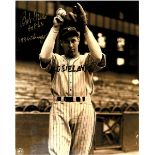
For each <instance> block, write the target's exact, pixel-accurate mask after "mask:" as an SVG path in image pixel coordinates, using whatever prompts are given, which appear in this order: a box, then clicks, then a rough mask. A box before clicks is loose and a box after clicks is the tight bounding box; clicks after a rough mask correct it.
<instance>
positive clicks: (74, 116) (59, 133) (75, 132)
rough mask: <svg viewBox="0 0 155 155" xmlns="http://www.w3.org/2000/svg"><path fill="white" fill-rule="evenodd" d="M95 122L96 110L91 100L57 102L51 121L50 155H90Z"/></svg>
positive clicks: (52, 109)
mask: <svg viewBox="0 0 155 155" xmlns="http://www.w3.org/2000/svg"><path fill="white" fill-rule="evenodd" d="M95 120H96V119H95V110H94V108H93V105H92V103H91V101H90V100H88V101H85V102H60V101H57V102H55V103H54V104H53V105H52V108H51V111H50V120H49V142H48V149H49V153H50V155H88V154H89V151H90V148H91V145H92V140H93V136H94V127H95Z"/></svg>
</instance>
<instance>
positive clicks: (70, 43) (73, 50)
mask: <svg viewBox="0 0 155 155" xmlns="http://www.w3.org/2000/svg"><path fill="white" fill-rule="evenodd" d="M79 42H80V39H79V37H76V36H73V37H68V38H66V39H64V40H63V41H62V42H61V46H62V48H63V50H64V53H65V56H66V57H69V58H75V57H77V56H78V55H79V51H78V46H79Z"/></svg>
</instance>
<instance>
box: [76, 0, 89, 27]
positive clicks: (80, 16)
mask: <svg viewBox="0 0 155 155" xmlns="http://www.w3.org/2000/svg"><path fill="white" fill-rule="evenodd" d="M73 12H74V13H75V14H77V22H80V23H81V24H82V25H83V26H85V25H87V16H86V13H85V11H84V9H83V7H82V6H81V4H80V3H77V5H76V6H74V7H73Z"/></svg>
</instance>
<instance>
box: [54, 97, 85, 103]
mask: <svg viewBox="0 0 155 155" xmlns="http://www.w3.org/2000/svg"><path fill="white" fill-rule="evenodd" d="M57 101H65V102H83V101H85V97H70V96H69V97H60V96H59V97H57Z"/></svg>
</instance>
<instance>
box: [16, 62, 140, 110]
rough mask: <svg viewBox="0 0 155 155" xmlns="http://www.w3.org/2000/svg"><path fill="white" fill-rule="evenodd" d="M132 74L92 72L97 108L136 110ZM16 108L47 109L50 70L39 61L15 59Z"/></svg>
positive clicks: (94, 101) (51, 99)
mask: <svg viewBox="0 0 155 155" xmlns="http://www.w3.org/2000/svg"><path fill="white" fill-rule="evenodd" d="M134 80H136V77H135V75H133V74H123V73H114V72H109V71H108V72H107V71H105V72H97V73H95V74H94V86H95V90H94V94H93V96H92V102H93V104H94V106H95V110H96V111H98V112H123V111H139V84H138V82H134ZM15 90H16V92H15V97H16V103H15V108H16V112H17V111H22V112H24V111H25V112H26V111H28V112H49V111H50V108H51V107H52V102H53V98H52V95H51V92H50V74H48V73H47V72H45V71H43V70H42V69H41V68H40V66H39V64H37V63H33V62H26V61H16V89H15Z"/></svg>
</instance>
